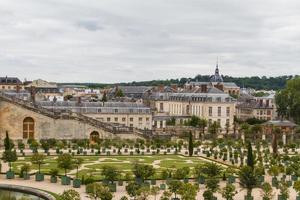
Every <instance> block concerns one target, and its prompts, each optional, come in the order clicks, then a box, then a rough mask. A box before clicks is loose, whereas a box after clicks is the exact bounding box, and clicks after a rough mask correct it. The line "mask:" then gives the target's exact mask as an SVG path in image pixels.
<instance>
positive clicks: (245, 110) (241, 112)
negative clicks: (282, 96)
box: [236, 93, 277, 120]
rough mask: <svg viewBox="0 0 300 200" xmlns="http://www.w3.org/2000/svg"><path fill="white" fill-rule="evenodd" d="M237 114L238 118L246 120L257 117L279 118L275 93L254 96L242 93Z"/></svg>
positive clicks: (238, 100) (266, 118)
mask: <svg viewBox="0 0 300 200" xmlns="http://www.w3.org/2000/svg"><path fill="white" fill-rule="evenodd" d="M236 116H237V118H238V119H241V120H246V119H249V118H256V119H260V120H274V119H276V118H277V112H276V104H275V94H269V95H267V96H263V97H254V96H252V95H250V94H247V93H242V94H241V95H240V97H239V98H238V99H237V104H236Z"/></svg>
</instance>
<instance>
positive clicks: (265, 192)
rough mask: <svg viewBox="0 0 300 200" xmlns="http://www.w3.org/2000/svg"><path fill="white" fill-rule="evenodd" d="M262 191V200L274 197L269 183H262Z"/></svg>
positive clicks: (269, 199)
mask: <svg viewBox="0 0 300 200" xmlns="http://www.w3.org/2000/svg"><path fill="white" fill-rule="evenodd" d="M261 189H262V193H261V196H262V199H263V200H271V199H273V197H274V193H273V188H272V186H271V184H270V183H264V184H262V186H261Z"/></svg>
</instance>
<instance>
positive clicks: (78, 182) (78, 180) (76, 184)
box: [73, 179, 81, 188]
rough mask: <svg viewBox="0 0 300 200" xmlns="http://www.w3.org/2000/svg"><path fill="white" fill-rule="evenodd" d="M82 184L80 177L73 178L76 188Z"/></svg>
mask: <svg viewBox="0 0 300 200" xmlns="http://www.w3.org/2000/svg"><path fill="white" fill-rule="evenodd" d="M80 186H81V180H80V179H74V180H73V187H74V188H80Z"/></svg>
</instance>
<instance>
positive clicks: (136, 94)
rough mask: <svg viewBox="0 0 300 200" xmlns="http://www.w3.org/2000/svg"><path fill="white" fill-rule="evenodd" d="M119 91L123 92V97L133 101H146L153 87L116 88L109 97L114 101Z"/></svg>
mask: <svg viewBox="0 0 300 200" xmlns="http://www.w3.org/2000/svg"><path fill="white" fill-rule="evenodd" d="M118 90H121V91H122V93H123V95H124V96H125V97H128V98H132V99H144V98H146V97H148V96H149V95H150V94H151V92H152V90H153V87H149V86H116V87H114V88H113V89H112V90H111V91H110V92H109V94H108V95H109V97H110V98H111V99H112V98H114V97H115V95H116V93H117V91H118Z"/></svg>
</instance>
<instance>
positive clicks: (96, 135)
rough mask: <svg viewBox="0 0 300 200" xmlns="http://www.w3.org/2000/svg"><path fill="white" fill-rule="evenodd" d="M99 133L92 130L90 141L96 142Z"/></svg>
mask: <svg viewBox="0 0 300 200" xmlns="http://www.w3.org/2000/svg"><path fill="white" fill-rule="evenodd" d="M99 137H100V135H99V133H98V132H97V131H93V132H92V133H91V134H90V140H91V141H92V142H97V141H98V140H99Z"/></svg>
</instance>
